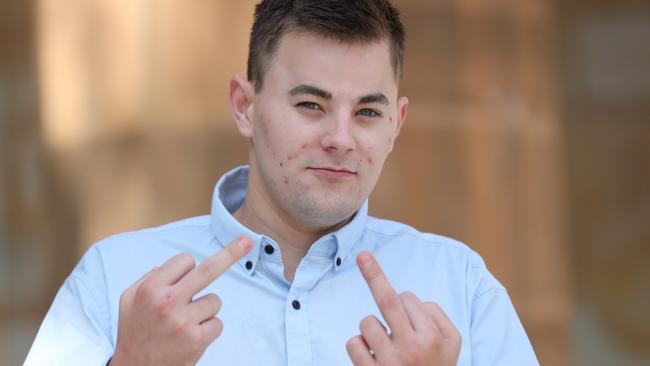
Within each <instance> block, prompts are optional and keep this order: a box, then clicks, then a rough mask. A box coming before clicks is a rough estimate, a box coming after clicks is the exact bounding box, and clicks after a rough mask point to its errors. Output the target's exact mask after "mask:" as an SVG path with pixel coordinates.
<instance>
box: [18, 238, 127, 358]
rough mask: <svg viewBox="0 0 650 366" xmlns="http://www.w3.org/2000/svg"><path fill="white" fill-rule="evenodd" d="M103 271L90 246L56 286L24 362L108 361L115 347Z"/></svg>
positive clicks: (95, 251)
mask: <svg viewBox="0 0 650 366" xmlns="http://www.w3.org/2000/svg"><path fill="white" fill-rule="evenodd" d="M103 275H104V274H103V270H102V266H101V261H100V258H99V255H98V253H97V250H96V248H91V249H90V250H89V251H88V252H87V253H86V254H85V255H84V257H83V258H82V260H81V261H80V262H79V264H78V265H77V267H76V268H75V269H74V270H73V272H72V274H71V275H70V276H69V277H68V278H67V279H66V280H65V282H64V283H63V286H61V288H60V289H59V292H58V293H57V295H56V297H55V298H54V302H53V303H52V306H51V307H50V309H49V311H48V313H47V315H46V316H45V319H44V320H43V323H42V324H41V327H40V329H39V331H38V334H37V335H36V339H35V340H34V343H33V344H32V347H31V349H30V351H29V354H28V355H27V359H26V360H25V363H24V366H38V365H67V366H75V365H89V366H92V365H97V366H99V365H105V364H106V363H107V361H108V360H109V358H110V357H111V356H112V354H113V349H114V347H113V344H112V337H111V336H110V334H111V333H110V327H109V314H108V308H107V306H108V305H107V301H106V292H105V288H106V286H105V281H104V280H103V278H104V277H103Z"/></svg>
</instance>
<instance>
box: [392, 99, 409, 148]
mask: <svg viewBox="0 0 650 366" xmlns="http://www.w3.org/2000/svg"><path fill="white" fill-rule="evenodd" d="M408 106H409V98H407V97H400V98H399V100H397V125H396V126H395V128H396V130H395V138H397V136H399V132H400V130H401V129H402V126H403V125H404V122H406V111H407V110H408Z"/></svg>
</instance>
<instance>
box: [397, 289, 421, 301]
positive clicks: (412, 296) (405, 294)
mask: <svg viewBox="0 0 650 366" xmlns="http://www.w3.org/2000/svg"><path fill="white" fill-rule="evenodd" d="M399 298H400V299H402V300H408V301H412V300H417V296H415V294H414V293H413V292H411V291H404V292H402V293H401V294H399Z"/></svg>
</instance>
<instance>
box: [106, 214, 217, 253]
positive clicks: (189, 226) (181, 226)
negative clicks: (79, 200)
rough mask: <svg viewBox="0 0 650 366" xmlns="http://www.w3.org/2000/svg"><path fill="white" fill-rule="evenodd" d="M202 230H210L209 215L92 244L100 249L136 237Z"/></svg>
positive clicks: (123, 233) (127, 241)
mask: <svg viewBox="0 0 650 366" xmlns="http://www.w3.org/2000/svg"><path fill="white" fill-rule="evenodd" d="M203 230H210V215H202V216H195V217H190V218H186V219H182V220H178V221H173V222H169V223H166V224H163V225H160V226H155V227H149V228H143V229H138V230H133V231H126V232H122V233H118V234H113V235H110V236H108V237H106V238H104V239H101V240H100V241H98V242H96V243H95V244H94V245H93V246H94V247H98V248H99V249H101V248H103V247H106V246H112V245H119V244H120V243H127V244H128V243H132V242H133V241H134V240H136V239H154V238H160V237H161V236H162V237H166V236H173V235H176V234H181V235H182V234H185V233H187V232H188V231H194V232H201V231H203Z"/></svg>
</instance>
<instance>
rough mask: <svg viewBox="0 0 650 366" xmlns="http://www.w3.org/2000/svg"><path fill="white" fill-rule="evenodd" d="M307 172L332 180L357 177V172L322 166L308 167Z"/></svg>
mask: <svg viewBox="0 0 650 366" xmlns="http://www.w3.org/2000/svg"><path fill="white" fill-rule="evenodd" d="M307 170H309V171H311V172H312V173H314V174H316V175H318V176H321V177H324V178H330V179H346V178H352V177H354V176H356V175H357V173H356V172H355V171H352V170H350V169H347V168H343V167H329V166H320V167H308V168H307Z"/></svg>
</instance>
